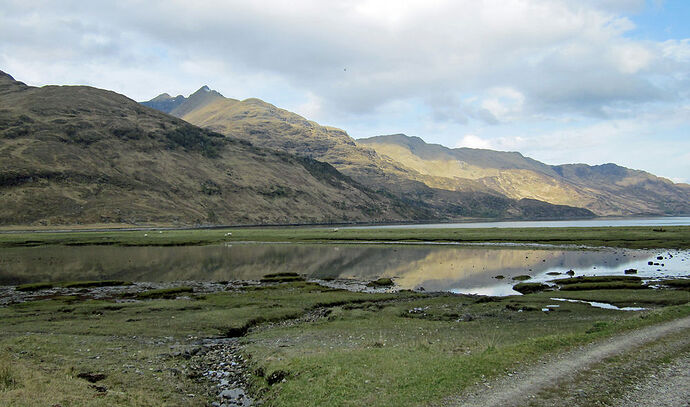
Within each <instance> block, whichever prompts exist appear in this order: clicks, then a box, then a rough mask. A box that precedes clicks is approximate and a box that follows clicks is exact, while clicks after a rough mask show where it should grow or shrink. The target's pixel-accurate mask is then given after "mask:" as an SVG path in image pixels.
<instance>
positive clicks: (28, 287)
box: [16, 280, 132, 291]
mask: <svg viewBox="0 0 690 407" xmlns="http://www.w3.org/2000/svg"><path fill="white" fill-rule="evenodd" d="M120 285H132V282H131V281H124V280H93V281H64V282H60V283H50V282H38V283H29V284H21V285H18V286H17V287H16V290H17V291H40V290H47V289H50V288H53V287H63V288H93V287H112V286H120Z"/></svg>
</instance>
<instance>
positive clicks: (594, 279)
mask: <svg viewBox="0 0 690 407" xmlns="http://www.w3.org/2000/svg"><path fill="white" fill-rule="evenodd" d="M640 281H642V279H641V278H640V277H636V276H579V277H570V278H558V279H555V280H551V281H549V282H550V283H556V284H558V285H567V284H582V283H611V282H627V283H632V282H640Z"/></svg>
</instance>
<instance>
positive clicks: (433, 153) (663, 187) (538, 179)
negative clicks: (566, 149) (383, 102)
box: [357, 134, 690, 215]
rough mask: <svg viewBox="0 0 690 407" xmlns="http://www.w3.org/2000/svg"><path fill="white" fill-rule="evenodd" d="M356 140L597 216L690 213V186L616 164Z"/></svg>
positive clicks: (444, 174)
mask: <svg viewBox="0 0 690 407" xmlns="http://www.w3.org/2000/svg"><path fill="white" fill-rule="evenodd" d="M357 142H358V143H359V144H361V145H364V146H367V147H370V148H372V149H374V150H376V151H377V152H378V153H379V154H381V155H382V156H388V157H390V158H391V159H392V160H395V161H397V162H399V163H401V165H403V166H406V167H409V168H412V169H414V170H416V171H419V172H421V173H423V174H426V175H429V176H435V177H441V178H445V179H448V180H449V183H450V182H451V181H450V180H454V181H455V182H456V183H459V184H462V183H467V182H478V183H480V184H482V185H484V186H485V187H487V188H490V189H491V190H494V191H496V192H499V193H501V194H504V195H506V196H509V197H511V198H515V199H523V198H528V199H538V200H542V201H546V202H550V203H554V204H564V205H573V206H580V207H584V208H587V209H590V210H592V211H593V212H595V213H596V214H598V215H635V214H684V213H690V188H689V187H688V185H685V184H674V183H673V182H671V181H669V180H667V179H664V178H659V177H656V176H654V175H652V174H649V173H647V172H644V171H638V170H631V169H628V168H624V167H621V166H618V165H615V164H604V165H599V166H589V165H585V164H570V165H560V166H549V165H546V164H543V163H541V162H538V161H536V160H533V159H531V158H528V157H524V156H522V155H521V154H519V153H514V152H513V153H510V152H500V151H492V150H480V149H470V148H455V149H450V148H447V147H444V146H440V145H435V144H427V143H425V142H424V141H423V140H422V139H420V138H418V137H408V136H405V135H401V134H396V135H390V136H378V137H371V138H368V139H360V140H357Z"/></svg>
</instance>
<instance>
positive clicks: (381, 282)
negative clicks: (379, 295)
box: [367, 277, 394, 287]
mask: <svg viewBox="0 0 690 407" xmlns="http://www.w3.org/2000/svg"><path fill="white" fill-rule="evenodd" d="M393 285H394V284H393V280H391V279H390V278H387V277H382V278H379V279H376V280H374V281H370V282H369V283H368V284H367V287H392V286H393Z"/></svg>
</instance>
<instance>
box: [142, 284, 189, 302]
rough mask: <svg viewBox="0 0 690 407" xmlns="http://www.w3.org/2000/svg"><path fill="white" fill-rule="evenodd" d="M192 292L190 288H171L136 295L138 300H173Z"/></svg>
mask: <svg viewBox="0 0 690 407" xmlns="http://www.w3.org/2000/svg"><path fill="white" fill-rule="evenodd" d="M192 292H194V289H193V288H192V287H172V288H159V289H157V290H148V291H144V292H142V293H139V294H137V298H139V299H153V298H167V299H174V298H177V297H179V296H180V295H181V294H191V293H192Z"/></svg>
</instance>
